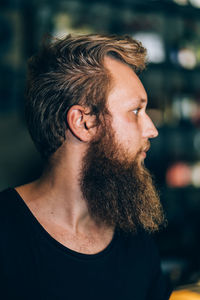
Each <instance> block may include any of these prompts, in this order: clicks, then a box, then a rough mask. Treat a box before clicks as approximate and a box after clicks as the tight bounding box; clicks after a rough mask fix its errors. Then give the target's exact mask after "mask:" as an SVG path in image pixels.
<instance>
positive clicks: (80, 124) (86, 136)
mask: <svg viewBox="0 0 200 300" xmlns="http://www.w3.org/2000/svg"><path fill="white" fill-rule="evenodd" d="M91 118H93V117H92V116H91V115H90V114H88V113H87V114H86V113H85V108H84V107H82V106H80V105H74V106H72V107H71V108H70V109H69V111H68V113H67V123H68V126H69V129H70V130H71V132H72V134H73V135H74V136H75V137H76V138H78V139H79V140H80V141H82V142H89V141H90V140H91V138H92V131H91V130H90V126H89V124H90V123H91V120H90V119H91Z"/></svg>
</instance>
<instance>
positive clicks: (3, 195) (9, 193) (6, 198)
mask: <svg viewBox="0 0 200 300" xmlns="http://www.w3.org/2000/svg"><path fill="white" fill-rule="evenodd" d="M16 198H17V192H16V191H15V189H14V188H7V189H5V190H3V191H1V192H0V214H1V213H2V212H4V213H5V210H13V209H14V206H16Z"/></svg>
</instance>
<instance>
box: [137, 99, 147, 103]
mask: <svg viewBox="0 0 200 300" xmlns="http://www.w3.org/2000/svg"><path fill="white" fill-rule="evenodd" d="M139 102H140V103H142V104H143V103H147V99H145V98H141V99H139Z"/></svg>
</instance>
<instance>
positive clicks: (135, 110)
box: [133, 108, 140, 116]
mask: <svg viewBox="0 0 200 300" xmlns="http://www.w3.org/2000/svg"><path fill="white" fill-rule="evenodd" d="M139 111H140V108H137V109H134V110H133V113H134V114H135V115H136V116H137V115H138V113H139Z"/></svg>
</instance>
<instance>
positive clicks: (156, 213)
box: [80, 134, 164, 232]
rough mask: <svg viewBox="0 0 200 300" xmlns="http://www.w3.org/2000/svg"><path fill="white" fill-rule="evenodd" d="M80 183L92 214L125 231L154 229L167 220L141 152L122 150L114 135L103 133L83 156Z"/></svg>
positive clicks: (100, 221) (105, 222)
mask: <svg viewBox="0 0 200 300" xmlns="http://www.w3.org/2000/svg"><path fill="white" fill-rule="evenodd" d="M80 185H81V190H82V194H83V197H84V199H86V201H87V205H88V210H89V213H90V215H91V217H92V218H93V219H94V220H95V221H96V222H97V223H101V224H102V223H104V224H105V225H106V226H111V227H117V228H119V229H121V230H123V231H124V232H136V231H137V229H138V228H139V227H140V228H143V229H145V230H146V231H149V232H153V231H157V230H158V229H159V228H160V225H161V224H163V223H164V215H163V211H162V206H161V204H160V200H159V196H158V193H157V191H156V189H155V187H154V184H153V181H152V177H151V175H150V173H149V171H148V170H147V169H146V168H145V167H144V166H143V165H142V164H141V163H139V159H138V155H137V156H136V157H135V159H134V160H133V161H130V155H128V154H127V153H126V152H125V151H123V150H122V147H120V146H119V145H118V144H117V143H116V142H115V139H114V135H111V134H109V136H108V135H105V134H104V135H103V134H102V135H101V137H100V139H99V140H98V141H94V142H92V143H91V144H90V145H89V148H88V151H87V153H86V154H85V157H84V158H83V165H82V170H81V174H80Z"/></svg>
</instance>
